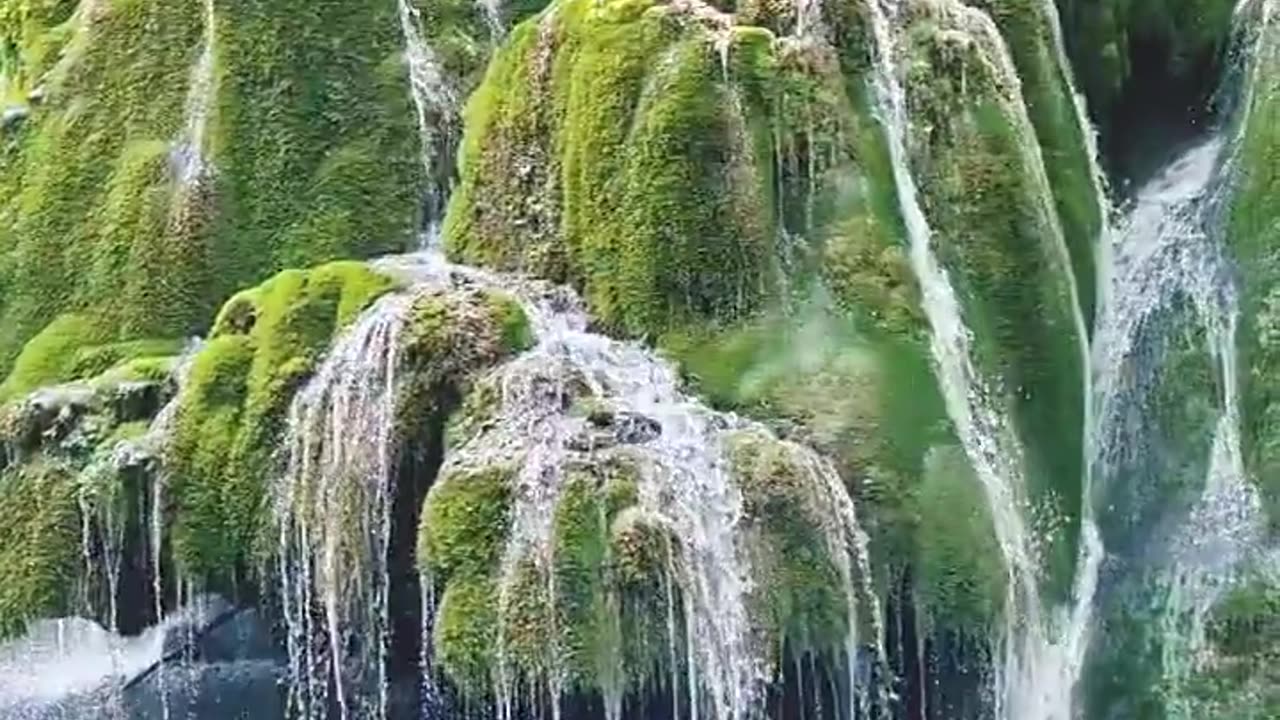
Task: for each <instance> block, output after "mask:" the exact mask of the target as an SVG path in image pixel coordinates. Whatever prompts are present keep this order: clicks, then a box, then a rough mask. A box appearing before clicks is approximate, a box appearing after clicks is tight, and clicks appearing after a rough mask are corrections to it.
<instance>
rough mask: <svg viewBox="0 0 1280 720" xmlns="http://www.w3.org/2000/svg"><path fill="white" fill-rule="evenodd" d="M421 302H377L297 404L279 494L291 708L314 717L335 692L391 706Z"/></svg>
mask: <svg viewBox="0 0 1280 720" xmlns="http://www.w3.org/2000/svg"><path fill="white" fill-rule="evenodd" d="M410 301H411V298H410V297H409V296H408V295H406V294H401V293H395V294H391V295H387V296H384V297H383V298H381V299H379V300H378V301H377V302H375V303H374V305H373V306H372V307H371V308H370V309H369V310H368V311H367V312H365V313H364V315H362V316H361V318H360V319H359V320H358V321H357V322H356V324H355V325H354V326H353V327H352V328H351V329H349V330H348V331H346V332H345V333H344V334H343V335H342V337H341V338H340V339H339V340H338V341H337V343H336V345H335V346H334V347H333V349H332V350H331V351H330V352H329V354H328V355H327V356H326V357H325V360H324V362H323V363H322V364H321V366H320V368H319V369H318V370H317V372H316V374H315V375H314V376H313V377H312V378H311V380H310V381H308V382H307V384H306V386H305V387H304V388H303V389H302V390H301V391H299V393H298V394H297V395H296V396H295V397H294V400H293V402H292V404H291V406H290V408H289V415H288V425H287V430H286V435H285V438H286V439H285V448H286V449H287V453H288V455H287V457H288V465H287V468H286V470H285V472H284V474H283V475H282V476H281V478H280V479H279V480H278V481H277V482H276V483H275V484H274V486H273V488H272V499H273V510H274V513H275V519H276V523H277V526H278V531H279V546H278V562H279V578H278V579H279V583H280V599H281V602H282V606H283V607H282V610H283V613H284V617H285V622H286V624H287V627H288V638H287V640H288V650H289V660H290V663H289V665H290V673H291V677H292V678H293V684H292V686H291V688H290V695H291V697H290V707H291V708H292V709H293V710H294V711H296V712H298V713H300V714H301V715H302V716H303V717H308V718H323V717H325V712H326V708H327V707H328V704H329V703H330V701H332V702H334V703H336V705H337V707H338V708H339V711H340V714H341V717H343V718H348V717H357V718H370V717H380V718H381V717H386V714H387V705H388V698H387V677H386V662H387V635H388V632H389V629H388V628H389V617H388V613H389V610H388V601H389V591H390V580H389V569H388V549H389V541H390V533H391V508H392V501H393V491H394V487H395V477H394V443H393V432H394V419H395V392H396V379H397V376H396V371H397V369H398V364H399V355H398V351H399V338H400V333H401V330H402V329H403V327H404V322H405V319H406V317H407V314H408V308H409V305H410ZM330 688H332V691H333V697H330V694H329V693H330Z"/></svg>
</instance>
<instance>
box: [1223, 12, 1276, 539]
mask: <svg viewBox="0 0 1280 720" xmlns="http://www.w3.org/2000/svg"><path fill="white" fill-rule="evenodd" d="M1252 22H1254V23H1255V24H1254V26H1253V28H1252V32H1253V33H1261V42H1259V43H1258V44H1257V45H1256V47H1257V49H1258V53H1257V54H1256V55H1255V56H1254V57H1252V58H1251V60H1250V62H1251V65H1250V68H1249V73H1248V75H1249V78H1248V80H1247V82H1251V83H1252V87H1251V88H1250V91H1249V94H1248V95H1247V97H1248V98H1249V99H1251V102H1252V104H1251V105H1249V106H1246V107H1243V108H1241V112H1242V113H1243V116H1242V117H1241V119H1240V122H1242V123H1243V124H1244V127H1243V133H1244V134H1243V140H1242V141H1241V146H1240V147H1239V149H1238V150H1237V152H1238V158H1239V162H1238V165H1237V172H1238V175H1237V177H1236V178H1235V183H1236V185H1235V191H1234V194H1233V195H1232V198H1231V211H1230V221H1229V224H1228V227H1227V243H1228V247H1229V248H1230V250H1231V252H1232V253H1233V255H1234V257H1235V260H1236V266H1237V267H1238V268H1239V271H1240V287H1241V291H1240V327H1239V331H1238V332H1239V337H1238V347H1239V358H1238V363H1239V367H1238V377H1239V382H1240V384H1241V388H1240V391H1241V410H1242V415H1243V416H1242V418H1241V441H1242V443H1243V449H1244V458H1245V464H1246V467H1247V469H1248V470H1249V475H1250V477H1252V478H1255V479H1256V480H1257V481H1258V482H1259V483H1260V484H1261V487H1262V491H1263V495H1264V499H1265V503H1266V505H1267V508H1268V512H1269V514H1270V517H1271V524H1272V528H1273V529H1280V256H1278V255H1277V253H1276V251H1275V248H1276V247H1277V243H1280V209H1278V208H1277V206H1276V203H1275V202H1274V198H1275V196H1276V193H1277V192H1280V167H1277V162H1280V100H1278V99H1277V98H1278V97H1280V95H1277V86H1278V85H1280V79H1278V78H1280V42H1277V41H1276V32H1277V30H1276V21H1275V20H1274V19H1272V20H1271V22H1270V23H1269V24H1262V23H1261V22H1260V21H1258V20H1256V19H1254V20H1253V21H1252ZM1254 37H1258V36H1257V35H1254Z"/></svg>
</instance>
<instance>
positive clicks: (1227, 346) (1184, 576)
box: [1096, 134, 1261, 717]
mask: <svg viewBox="0 0 1280 720" xmlns="http://www.w3.org/2000/svg"><path fill="white" fill-rule="evenodd" d="M1228 142H1229V141H1228V140H1227V139H1226V138H1224V137H1223V135H1221V134H1217V135H1214V136H1212V137H1210V138H1209V139H1207V140H1205V141H1203V142H1202V143H1200V144H1199V145H1197V146H1195V147H1193V148H1191V149H1190V150H1188V151H1187V152H1185V153H1184V154H1182V155H1181V156H1180V157H1178V158H1177V159H1176V160H1175V161H1173V162H1172V163H1171V164H1169V165H1168V166H1167V167H1166V168H1165V170H1164V171H1163V172H1162V173H1161V174H1160V175H1158V176H1157V177H1156V178H1155V179H1154V180H1152V181H1151V182H1150V183H1148V185H1147V186H1145V187H1144V188H1142V190H1141V191H1140V192H1139V194H1138V196H1137V201H1136V203H1135V205H1134V208H1133V210H1132V211H1131V212H1130V214H1129V216H1128V218H1127V220H1126V223H1125V225H1124V226H1123V228H1122V232H1121V233H1120V234H1119V241H1118V244H1117V247H1116V249H1115V262H1116V268H1115V275H1114V278H1113V288H1112V290H1111V297H1112V303H1111V304H1110V305H1109V307H1107V308H1106V309H1105V313H1104V315H1103V316H1102V318H1101V321H1102V322H1101V325H1100V330H1099V333H1098V347H1097V351H1096V354H1097V359H1096V367H1097V368H1098V379H1099V396H1100V397H1101V398H1103V405H1102V406H1101V407H1100V410H1101V413H1100V418H1099V426H1098V428H1099V433H1100V436H1099V442H1098V447H1099V464H1100V469H1099V473H1100V474H1103V476H1104V477H1106V478H1108V479H1109V480H1111V481H1119V480H1122V479H1123V475H1122V471H1123V469H1124V463H1125V462H1126V461H1129V460H1130V459H1131V457H1130V456H1131V454H1132V453H1133V452H1134V451H1133V450H1131V449H1130V448H1131V446H1138V443H1139V442H1140V438H1139V437H1136V436H1135V434H1138V433H1146V432H1150V431H1151V429H1150V428H1148V427H1146V425H1145V422H1148V421H1147V420H1146V419H1145V418H1144V419H1143V420H1141V421H1139V422H1137V423H1135V420H1134V414H1135V413H1141V412H1143V409H1142V408H1143V407H1145V403H1146V394H1145V392H1146V388H1145V387H1144V386H1142V385H1141V384H1136V381H1135V380H1134V379H1133V376H1134V372H1133V368H1131V367H1130V366H1129V363H1132V362H1134V360H1133V359H1132V358H1135V357H1136V358H1145V359H1146V361H1147V362H1150V361H1151V358H1150V353H1149V352H1145V351H1144V348H1143V346H1142V345H1141V343H1144V342H1149V341H1148V340H1147V339H1146V338H1145V337H1144V332H1147V331H1148V330H1147V328H1148V326H1149V325H1151V324H1153V323H1158V322H1159V318H1160V315H1161V314H1162V313H1167V312H1169V311H1170V310H1171V309H1172V308H1173V307H1175V306H1176V304H1177V303H1179V302H1184V303H1188V304H1189V306H1190V310H1191V318H1190V319H1191V320H1193V321H1195V322H1198V324H1199V326H1200V328H1201V329H1202V330H1203V332H1204V347H1203V352H1204V353H1205V354H1206V355H1207V356H1208V359H1209V360H1211V361H1212V363H1213V365H1215V366H1216V367H1217V371H1218V378H1217V380H1218V385H1217V391H1218V392H1217V398H1216V399H1217V400H1218V403H1217V405H1218V406H1219V407H1218V417H1217V420H1216V421H1215V422H1214V423H1213V426H1212V428H1205V430H1206V431H1208V432H1209V433H1210V435H1211V441H1210V445H1209V457H1208V458H1206V461H1207V463H1206V464H1207V469H1206V471H1205V476H1204V478H1203V485H1202V487H1201V488H1200V491H1199V493H1198V497H1196V498H1194V499H1193V500H1192V502H1191V504H1190V506H1189V507H1188V508H1186V509H1185V510H1184V511H1183V512H1184V513H1185V514H1184V516H1182V517H1181V519H1179V520H1177V521H1176V522H1175V523H1174V524H1173V525H1172V527H1170V528H1169V529H1168V530H1166V532H1168V537H1163V536H1161V537H1157V538H1156V541H1157V542H1158V543H1160V544H1161V545H1163V546H1165V547H1166V553H1165V556H1164V557H1162V558H1158V559H1156V560H1154V562H1153V564H1154V565H1155V567H1154V568H1153V570H1154V572H1155V573H1156V574H1157V580H1156V583H1157V585H1158V586H1159V590H1160V592H1161V593H1162V594H1163V596H1164V598H1163V601H1162V604H1161V606H1160V607H1159V608H1158V610H1157V612H1158V616H1157V617H1156V618H1154V620H1153V622H1154V623H1156V624H1157V626H1158V631H1159V633H1160V640H1161V644H1162V655H1163V658H1162V662H1161V666H1162V668H1163V672H1164V677H1163V679H1162V682H1164V683H1165V684H1166V685H1167V689H1168V690H1171V691H1172V692H1170V694H1169V697H1168V702H1170V703H1171V704H1172V705H1173V707H1172V708H1171V710H1172V711H1174V712H1179V713H1183V714H1179V715H1178V717H1183V716H1184V714H1186V713H1190V710H1189V709H1188V708H1182V707H1180V706H1179V705H1178V704H1179V703H1180V702H1181V701H1180V698H1179V697H1178V693H1177V690H1178V688H1179V686H1180V684H1181V683H1182V682H1183V681H1185V680H1186V679H1187V677H1188V676H1189V674H1190V673H1191V672H1192V671H1193V670H1194V669H1195V667H1196V663H1197V662H1198V661H1199V660H1198V659H1199V658H1200V656H1201V652H1202V651H1203V649H1204V648H1205V646H1206V637H1205V630H1206V628H1205V624H1206V622H1207V620H1208V617H1209V612H1210V610H1211V609H1212V607H1213V606H1214V604H1215V603H1216V602H1217V600H1218V599H1220V598H1221V596H1222V594H1223V593H1224V592H1225V591H1226V589H1228V588H1229V587H1230V585H1231V578H1232V577H1233V575H1234V574H1235V573H1236V572H1237V571H1238V569H1239V568H1240V567H1241V565H1242V563H1243V562H1244V560H1245V559H1246V558H1247V556H1248V555H1249V553H1251V552H1252V551H1253V550H1254V549H1255V546H1256V544H1257V542H1258V540H1259V539H1260V537H1261V506H1260V500H1259V498H1258V497H1257V493H1256V490H1255V489H1254V487H1253V485H1252V484H1251V483H1250V482H1249V480H1248V478H1247V476H1246V474H1245V470H1244V463H1243V459H1242V457H1241V448H1240V410H1239V392H1240V390H1239V383H1238V380H1237V378H1236V372H1237V364H1238V360H1237V358H1236V351H1235V335H1236V326H1237V322H1238V315H1239V310H1238V309H1237V302H1238V301H1237V296H1236V290H1235V287H1234V281H1233V278H1232V273H1233V270H1232V268H1231V266H1230V261H1229V259H1228V258H1226V257H1225V256H1224V254H1223V253H1224V248H1223V247H1221V245H1220V243H1219V242H1217V241H1216V238H1217V232H1216V228H1214V227H1213V224H1214V223H1215V222H1216V221H1218V220H1219V218H1218V217H1217V216H1216V213H1215V210H1216V209H1217V204H1218V203H1220V202H1221V200H1222V198H1221V197H1220V193H1222V192H1223V191H1224V190H1225V189H1227V188H1229V186H1230V183H1229V178H1230V176H1231V174H1232V172H1231V167H1232V164H1233V159H1232V157H1231V155H1230V153H1231V152H1232V151H1230V150H1229V149H1228ZM1167 332H1170V333H1174V332H1179V329H1178V328H1176V327H1172V328H1169V329H1168V330H1167ZM1139 361H1141V360H1139ZM1135 384H1136V386H1135ZM1185 716H1188V717H1190V716H1194V714H1191V715H1185Z"/></svg>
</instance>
